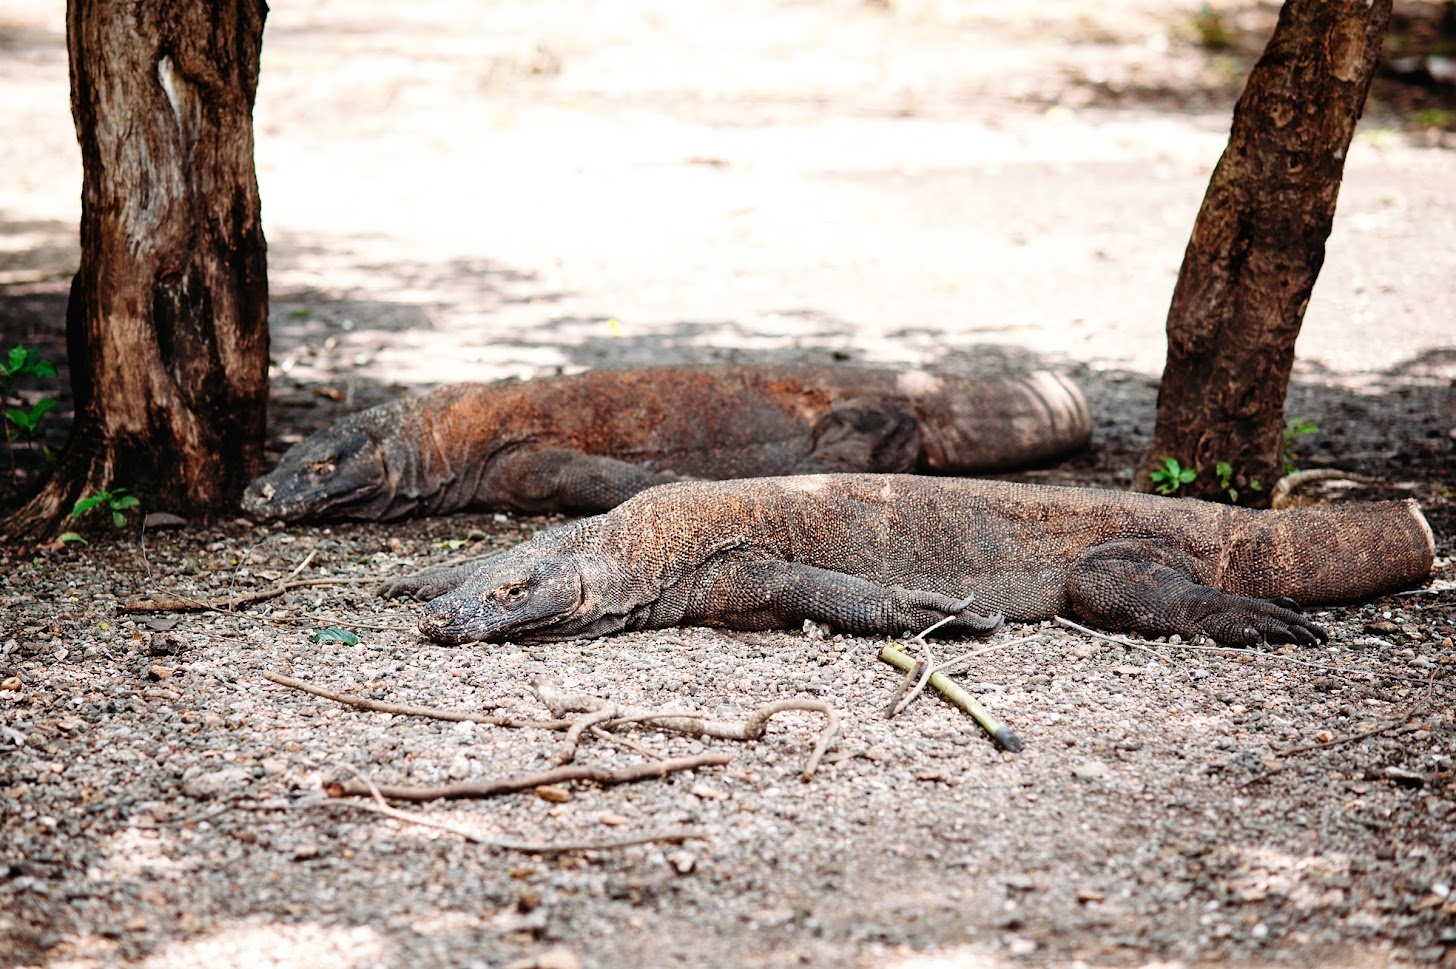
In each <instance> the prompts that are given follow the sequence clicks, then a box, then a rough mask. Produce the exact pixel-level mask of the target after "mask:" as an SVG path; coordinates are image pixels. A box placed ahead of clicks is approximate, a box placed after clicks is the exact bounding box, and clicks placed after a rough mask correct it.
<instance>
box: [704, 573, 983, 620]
mask: <svg viewBox="0 0 1456 969" xmlns="http://www.w3.org/2000/svg"><path fill="white" fill-rule="evenodd" d="M965 606H966V602H965V601H964V600H959V601H958V600H956V599H953V598H952V597H950V596H947V595H942V594H941V593H939V592H929V591H926V590H924V589H906V588H902V587H900V586H886V585H881V584H880V583H878V582H873V581H871V580H869V579H863V578H860V577H859V576H854V575H847V574H845V573H843V572H833V571H830V570H829V569H821V568H816V567H814V566H812V565H803V564H801V563H797V562H781V561H749V562H727V563H724V564H723V566H722V567H721V568H720V569H719V570H718V573H717V575H716V577H715V579H714V581H713V582H712V583H710V584H709V585H708V586H707V587H706V588H700V589H698V590H695V592H694V593H693V594H692V595H690V596H689V598H688V602H687V612H686V614H685V615H684V617H683V621H684V622H688V623H699V624H702V625H705V626H722V627H726V628H728V629H782V628H791V627H794V626H797V625H799V624H800V623H802V622H803V621H804V620H805V619H811V620H813V621H814V622H825V623H829V624H830V625H832V626H834V627H836V628H838V629H842V630H844V631H845V632H848V633H852V634H854V635H859V636H872V635H899V634H900V633H902V632H904V631H905V630H907V629H908V630H910V631H911V632H912V633H914V632H917V631H919V630H921V629H924V628H926V627H927V626H930V625H932V624H934V623H936V622H939V621H940V620H942V619H945V618H947V617H952V618H951V619H950V621H949V622H947V623H945V624H944V625H942V626H941V627H940V630H943V631H944V632H945V633H947V634H952V635H953V634H957V633H959V634H960V635H963V636H964V635H971V636H985V635H989V634H990V633H992V632H994V631H995V630H997V629H999V628H1000V627H1001V617H1000V616H979V615H976V614H974V613H968V612H965V611H963V610H964V609H965Z"/></svg>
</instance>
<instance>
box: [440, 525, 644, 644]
mask: <svg viewBox="0 0 1456 969" xmlns="http://www.w3.org/2000/svg"><path fill="white" fill-rule="evenodd" d="M609 573H610V570H609V569H607V568H606V567H605V562H604V561H603V560H602V559H601V558H600V557H598V556H595V555H592V554H590V553H573V552H561V551H555V550H551V551H548V550H546V549H543V548H539V547H533V542H526V543H524V544H523V545H519V546H517V547H516V548H514V549H512V550H510V551H508V552H504V553H502V554H500V555H497V556H495V557H493V558H491V559H489V560H487V561H486V562H485V563H483V564H482V565H481V567H480V569H478V570H477V571H476V572H474V573H473V574H472V575H471V576H470V578H469V579H468V580H466V581H465V583H464V584H462V585H460V586H459V587H458V588H456V589H454V590H453V591H451V592H449V593H447V594H445V595H443V596H441V597H440V598H438V599H434V600H432V601H431V602H429V603H426V605H425V607H424V609H423V610H422V611H421V614H420V623H419V625H420V630H421V632H423V633H424V634H425V635H426V636H427V637H429V638H430V639H432V640H434V641H435V642H439V643H451V644H456V645H458V644H461V643H472V642H505V641H510V642H549V641H559V640H566V639H586V638H590V637H593V636H602V635H606V634H608V633H612V632H616V631H619V630H621V629H622V627H623V624H624V617H623V616H622V615H620V614H617V613H615V612H609V611H608V610H607V609H605V608H604V607H603V603H604V602H605V601H607V600H609V599H610V598H611V596H610V595H604V594H603V589H602V588H601V586H602V585H603V583H604V582H609V579H607V576H608V575H609Z"/></svg>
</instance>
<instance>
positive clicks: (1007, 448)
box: [918, 370, 1092, 473]
mask: <svg viewBox="0 0 1456 969" xmlns="http://www.w3.org/2000/svg"><path fill="white" fill-rule="evenodd" d="M957 389H958V390H959V391H960V392H959V393H950V392H933V393H929V394H926V395H925V396H924V397H923V398H921V399H920V400H919V402H918V403H919V404H920V406H922V407H924V408H925V409H926V411H927V412H928V413H926V415H925V419H924V420H922V422H921V424H922V426H921V433H922V434H923V436H924V443H923V447H924V457H923V459H922V460H923V463H924V470H927V471H933V472H939V473H946V472H957V473H965V472H975V471H990V470H1001V469H1005V468H1011V467H1022V466H1025V465H1027V464H1035V463H1037V462H1042V461H1050V460H1052V459H1053V458H1058V457H1062V456H1065V455H1067V454H1070V453H1072V452H1074V451H1078V450H1081V449H1082V448H1084V447H1086V446H1087V444H1088V442H1089V441H1091V439H1092V417H1091V415H1090V414H1089V413H1088V411H1087V401H1086V400H1085V399H1084V398H1083V397H1082V392H1081V391H1080V390H1078V389H1077V385H1076V384H1074V383H1072V382H1071V381H1070V380H1068V379H1067V378H1066V377H1063V376H1062V375H1061V374H1056V373H1052V372H1050V371H1046V370H1038V371H1035V372H1033V373H1030V374H1027V375H1026V376H1024V377H1018V378H1015V379H1007V380H998V381H994V382H984V383H981V384H978V385H971V386H970V387H967V386H966V384H965V383H964V382H962V383H961V385H960V387H958V388H957Z"/></svg>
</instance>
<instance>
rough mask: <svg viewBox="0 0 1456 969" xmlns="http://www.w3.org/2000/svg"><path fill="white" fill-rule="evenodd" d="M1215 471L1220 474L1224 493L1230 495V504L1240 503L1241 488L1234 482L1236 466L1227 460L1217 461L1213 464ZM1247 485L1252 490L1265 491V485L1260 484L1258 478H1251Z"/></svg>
mask: <svg viewBox="0 0 1456 969" xmlns="http://www.w3.org/2000/svg"><path fill="white" fill-rule="evenodd" d="M1213 473H1214V474H1216V475H1218V486H1219V488H1221V489H1222V490H1223V493H1224V494H1226V495H1228V499H1229V504H1231V505H1236V504H1238V503H1239V489H1238V487H1237V485H1235V483H1234V466H1233V465H1232V464H1229V463H1228V462H1227V461H1217V462H1215V463H1214V465H1213ZM1246 487H1247V488H1248V489H1249V490H1250V491H1263V490H1264V486H1263V485H1261V484H1259V479H1258V478H1251V479H1250V480H1249V483H1248V485H1246Z"/></svg>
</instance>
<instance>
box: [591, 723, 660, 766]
mask: <svg viewBox="0 0 1456 969" xmlns="http://www.w3.org/2000/svg"><path fill="white" fill-rule="evenodd" d="M591 735H592V736H593V737H595V738H597V739H598V740H605V741H606V742H607V743H609V744H616V745H617V746H618V747H625V748H626V749H627V750H630V751H634V752H635V753H639V754H641V755H642V756H643V757H651V758H652V759H653V760H667V755H666V754H663V753H659V752H657V751H655V750H653V749H652V748H651V747H647V746H644V745H643V744H639V743H637V742H636V741H635V740H628V739H627V738H626V737H618V736H617V735H616V734H614V733H612V732H611V731H608V730H603V729H602V728H601V727H592V728H591Z"/></svg>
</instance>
